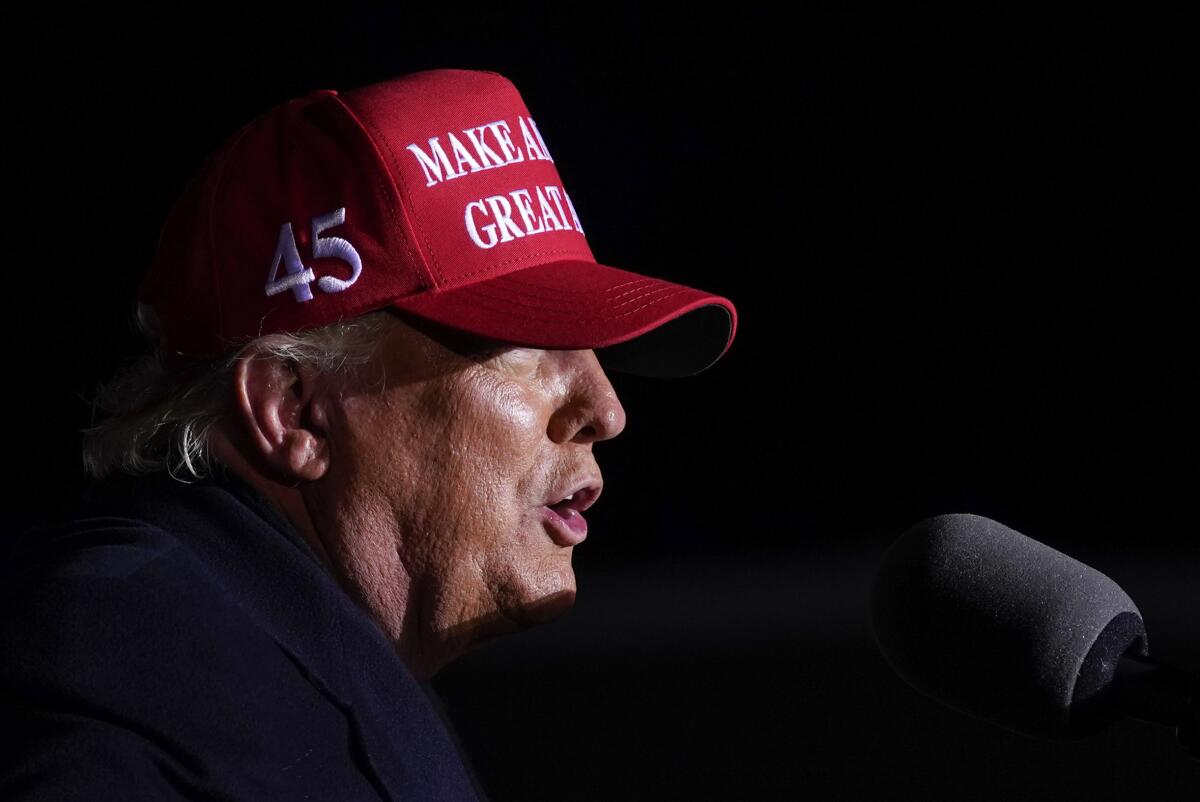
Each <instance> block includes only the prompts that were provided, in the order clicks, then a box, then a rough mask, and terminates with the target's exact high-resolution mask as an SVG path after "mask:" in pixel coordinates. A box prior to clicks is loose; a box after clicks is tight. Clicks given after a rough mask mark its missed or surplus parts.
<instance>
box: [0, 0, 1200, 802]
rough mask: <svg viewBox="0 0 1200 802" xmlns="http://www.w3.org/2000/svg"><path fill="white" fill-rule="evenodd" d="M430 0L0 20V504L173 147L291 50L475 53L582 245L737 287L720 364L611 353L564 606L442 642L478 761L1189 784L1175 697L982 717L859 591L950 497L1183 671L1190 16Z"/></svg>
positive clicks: (514, 791) (674, 770) (540, 777)
mask: <svg viewBox="0 0 1200 802" xmlns="http://www.w3.org/2000/svg"><path fill="white" fill-rule="evenodd" d="M428 6H429V4H420V8H421V9H422V10H420V11H417V10H414V9H413V8H409V7H405V6H403V5H398V4H397V5H393V6H390V7H386V9H385V10H370V11H362V10H358V11H355V10H343V11H338V12H334V13H330V12H328V11H325V12H321V13H319V14H309V13H306V12H303V11H300V10H296V9H293V10H291V11H289V12H287V13H286V14H285V13H278V14H274V13H273V14H267V13H263V14H261V15H259V16H247V14H248V12H247V10H246V9H245V8H239V9H236V11H234V10H229V9H227V10H224V11H215V10H213V11H204V12H193V16H191V17H188V16H182V17H181V16H177V15H178V14H179V13H180V12H174V11H173V12H171V14H167V13H165V12H162V13H158V12H142V13H137V14H134V13H128V14H123V13H119V12H114V11H112V10H107V11H104V12H99V11H97V12H89V14H90V16H87V17H79V16H77V15H74V14H67V13H65V12H62V13H59V12H58V11H54V10H49V11H43V12H42V13H41V16H42V19H39V20H34V21H32V22H30V23H28V24H27V25H25V26H24V27H23V28H19V27H16V26H14V27H13V28H11V29H10V30H9V32H8V44H9V46H8V47H7V48H6V55H5V58H6V65H5V70H4V73H5V83H6V84H7V87H6V89H5V94H6V97H7V99H8V112H7V114H6V115H5V123H6V124H5V128H6V136H5V139H6V140H7V144H6V145H5V149H6V151H7V154H6V155H7V158H6V162H7V165H6V170H5V173H6V177H7V180H6V182H5V183H6V189H7V198H6V206H7V207H8V213H7V215H6V216H7V220H6V222H7V225H6V227H5V228H6V235H5V236H6V247H5V268H4V275H5V281H4V287H5V292H6V293H7V295H8V303H7V304H6V305H5V306H6V308H7V309H8V311H9V316H8V327H9V328H8V330H9V338H10V341H9V347H8V348H7V349H6V350H7V354H8V359H9V360H10V365H11V367H10V371H9V375H8V381H7V383H6V386H7V387H8V390H9V398H8V401H9V404H8V411H7V416H8V426H7V433H8V440H9V443H8V450H7V454H8V459H7V460H5V463H4V469H5V476H4V481H5V483H6V486H7V488H8V489H9V491H10V493H9V496H8V497H9V499H10V502H9V515H8V520H9V526H10V527H11V528H13V529H19V528H22V527H23V526H25V525H28V524H31V523H34V522H36V521H38V520H39V519H42V518H44V517H46V516H50V515H54V514H56V513H57V512H58V511H60V510H62V509H63V508H64V505H66V504H67V503H69V499H70V498H71V497H72V496H73V494H74V493H75V492H76V491H77V489H78V488H79V486H80V484H81V482H82V472H81V470H80V468H79V457H78V445H79V429H80V428H81V427H82V426H84V425H86V423H87V421H88V415H89V411H88V410H89V406H88V400H89V397H90V394H91V393H92V392H93V391H94V388H95V386H96V384H97V383H98V382H100V381H102V380H103V379H105V378H107V376H108V375H109V374H110V373H111V371H112V370H113V369H114V368H115V367H116V366H117V365H118V364H120V363H121V362H122V361H124V360H127V359H129V358H131V357H132V356H133V355H134V353H135V349H136V341H135V339H134V337H133V336H132V333H131V331H130V328H129V320H130V314H131V311H132V297H133V291H134V287H135V286H136V284H137V281H138V279H139V278H140V275H141V271H142V270H143V269H144V267H145V266H146V264H147V263H148V261H149V259H150V256H151V253H152V249H153V247H154V244H155V241H156V238H157V234H158V228H159V226H160V225H161V221H162V218H163V216H164V215H165V213H166V210H167V208H168V206H169V204H170V203H171V201H172V200H173V199H174V198H175V196H176V195H177V194H178V193H179V191H180V190H181V189H182V187H183V183H184V181H185V180H186V179H187V177H188V176H189V175H190V174H191V172H192V171H193V170H194V169H195V168H196V167H197V166H198V164H199V162H200V160H201V158H202V157H203V155H204V154H205V153H207V152H208V151H209V150H210V149H211V148H212V147H214V146H215V145H216V144H217V143H218V142H219V141H220V140H221V139H222V138H223V137H224V136H225V135H226V134H228V133H229V132H231V131H232V130H234V129H235V128H236V127H238V126H240V125H241V124H242V123H244V122H245V121H247V120H248V119H249V118H250V117H252V116H254V115H255V114H257V113H258V112H260V111H261V110H263V109H265V108H267V107H268V106H269V105H272V104H274V103H276V102H279V101H282V100H285V99H287V98H289V97H292V96H294V95H297V94H300V93H303V92H306V91H308V90H309V89H312V88H319V87H332V88H349V87H353V86H356V85H360V84H364V83H370V82H373V81H376V80H382V79H385V78H388V77H392V76H394V75H398V74H400V73H403V72H409V71H414V70H419V69H428V68H436V67H463V68H475V69H491V70H495V71H498V72H500V73H502V74H504V75H506V76H508V77H509V78H511V79H512V80H513V81H514V82H515V83H516V85H517V86H518V88H520V90H521V92H522V95H523V97H524V99H525V102H526V104H527V106H528V107H529V109H530V110H531V112H532V114H533V116H534V117H535V119H536V120H537V122H538V126H539V128H540V130H541V131H542V133H543V135H544V136H545V138H546V140H547V142H548V144H549V146H550V148H551V150H552V152H553V153H554V154H555V161H556V166H557V167H558V170H559V173H560V175H561V177H562V179H563V182H564V185H566V186H567V187H569V191H570V193H571V197H572V200H573V201H574V202H575V205H576V208H577V210H578V213H579V215H580V218H581V220H582V221H583V223H584V226H585V228H586V229H587V232H588V241H589V244H590V246H591V248H592V251H593V252H594V253H595V255H596V257H597V259H598V260H599V261H601V262H604V263H606V264H611V265H615V266H618V267H623V268H627V269H631V270H636V271H641V272H646V273H650V274H653V275H657V276H660V277H663V278H667V279H670V280H674V281H678V282H681V283H686V284H690V285H693V286H698V287H702V288H704V289H708V290H712V291H715V292H718V293H720V294H723V295H725V296H727V297H729V298H731V299H732V300H733V301H734V302H735V304H736V305H737V307H738V312H739V329H738V334H737V339H736V341H735V342H734V344H733V346H732V348H731V349H730V351H729V352H728V353H727V354H726V356H725V358H724V359H723V360H722V361H721V362H720V363H718V365H717V366H715V367H714V368H712V369H711V370H709V371H707V372H705V373H702V374H700V375H698V376H694V377H690V378H687V379H682V380H678V381H674V382H659V381H652V380H646V379H639V378H636V377H628V376H622V375H616V374H614V375H613V376H612V377H611V378H612V379H613V383H614V386H615V387H616V389H617V391H618V393H619V394H620V396H621V398H622V401H623V403H624V405H625V408H626V411H627V414H628V425H627V427H626V429H625V432H624V433H623V434H622V435H621V436H620V437H618V438H616V439H614V440H613V441H611V442H605V443H600V444H598V445H597V447H596V453H597V457H598V460H599V462H600V465H601V468H602V469H603V471H604V475H605V482H606V485H605V493H604V499H603V500H602V503H600V504H598V505H597V507H596V508H595V509H594V511H593V512H592V513H589V521H590V525H591V535H590V536H589V539H588V542H587V543H586V544H585V545H584V546H581V547H579V549H577V553H576V567H577V575H578V581H579V596H578V600H577V603H576V607H575V608H574V609H573V610H572V611H571V613H570V614H569V615H567V616H565V617H564V618H563V619H561V620H560V621H557V622H555V623H553V624H550V625H547V626H545V627H543V628H541V629H539V630H536V631H530V632H527V633H523V634H521V635H517V636H513V637H511V638H509V639H507V640H505V641H500V642H496V643H494V644H491V645H489V646H487V647H485V648H484V649H481V650H480V651H478V652H475V653H472V654H470V655H467V656H466V657H464V658H462V659H460V660H459V661H458V662H457V663H455V664H453V665H452V666H450V667H449V668H447V669H446V670H444V671H443V672H442V673H441V674H440V675H438V677H437V678H435V680H434V686H435V688H436V689H437V691H438V693H439V695H440V697H441V699H442V700H443V701H444V703H445V707H446V711H447V714H448V715H449V717H450V718H451V720H452V721H453V723H454V725H455V727H456V728H457V731H458V733H459V735H460V737H461V739H462V742H463V746H464V750H465V751H466V752H467V754H468V755H469V756H470V759H471V760H472V762H473V765H474V766H475V768H476V770H477V772H478V774H479V776H480V778H481V781H482V783H483V785H484V787H485V788H486V789H487V790H488V792H489V793H490V795H491V797H492V798H493V799H494V800H518V799H521V800H525V799H588V800H591V799H659V798H673V797H676V796H679V797H684V796H686V797H690V798H700V799H725V798H747V799H751V798H768V797H771V798H776V797H777V798H801V797H803V798H829V799H843V798H844V799H850V798H865V797H868V796H869V797H878V796H886V797H887V798H895V797H898V796H900V795H901V794H904V793H909V794H914V795H916V796H918V797H920V798H925V799H962V798H974V799H1050V798H1054V799H1076V798H1078V799H1084V798H1088V799H1097V798H1105V799H1107V798H1112V799H1117V798H1122V799H1124V798H1159V799H1169V798H1180V799H1182V798H1192V797H1194V796H1195V793H1196V792H1197V791H1198V790H1200V763H1196V762H1195V761H1189V760H1188V759H1187V758H1186V757H1185V756H1184V754H1183V753H1182V752H1181V751H1180V749H1179V747H1178V746H1177V745H1176V744H1175V743H1174V739H1173V735H1172V733H1171V732H1170V731H1169V730H1166V729H1161V728H1157V727H1154V726H1151V725H1148V724H1142V723H1139V722H1126V723H1124V724H1121V725H1119V726H1117V727H1114V728H1112V729H1110V730H1108V731H1106V732H1104V733H1102V734H1100V735H1097V736H1094V737H1092V738H1089V739H1087V740H1084V741H1079V742H1071V743H1052V742H1041V741H1033V740H1027V739H1024V738H1021V737H1019V736H1016V735H1011V734H1009V733H1007V732H1006V731H1003V730H999V729H996V728H994V727H991V726H990V725H987V724H984V723H979V722H975V721H974V720H971V719H968V718H965V717H963V716H961V715H960V714H957V713H954V712H952V711H949V710H945V709H942V708H940V707H938V706H937V705H935V704H934V703H933V702H930V701H928V700H926V699H925V698H924V697H921V696H920V695H918V694H916V693H915V692H914V691H912V690H910V689H908V688H907V686H905V685H903V684H902V683H901V681H900V680H898V679H897V678H896V677H895V676H894V675H893V674H892V673H891V672H890V670H889V668H888V666H887V664H886V663H885V662H884V660H883V658H882V657H881V656H880V654H879V653H878V651H877V649H876V648H875V645H874V642H873V641H872V638H871V632H870V627H869V621H868V619H867V616H866V600H867V593H868V589H869V583H870V578H871V574H872V570H873V567H874V565H875V564H876V562H877V560H878V558H879V555H880V553H881V551H882V549H883V548H884V547H885V546H886V545H887V543H888V542H889V541H890V540H891V539H892V538H894V537H895V535H896V534H897V533H898V532H900V531H902V530H903V528H905V527H906V526H908V525H910V524H912V523H914V522H916V521H918V520H920V519H922V518H924V517H927V516H931V515H934V514H938V513H942V512H974V513H978V514H981V515H986V516H988V517H992V518H995V519H997V520H1000V521H1003V522H1004V523H1006V524H1008V525H1009V526H1011V527H1013V528H1015V529H1017V530H1019V531H1021V532H1024V533H1025V534H1027V535H1030V536H1031V537H1034V538H1036V539H1038V540H1041V541H1043V542H1045V543H1048V544H1050V545H1052V546H1055V547H1056V548H1060V549H1062V550H1064V551H1068V552H1069V553H1071V554H1072V555H1074V556H1076V557H1078V558H1079V559H1082V560H1084V561H1086V562H1089V563H1090V564H1091V565H1093V566H1095V567H1097V568H1099V569H1100V570H1102V571H1103V572H1105V573H1107V574H1108V575H1109V576H1111V577H1113V578H1114V579H1116V580H1117V581H1118V582H1119V583H1120V584H1122V586H1123V587H1125V588H1126V590H1127V591H1129V593H1130V595H1131V596H1133V598H1134V599H1135V600H1136V601H1137V602H1138V604H1139V606H1140V607H1141V609H1142V612H1143V613H1144V615H1145V618H1146V621H1147V626H1148V629H1149V633H1150V645H1151V649H1152V651H1153V652H1154V653H1155V654H1156V655H1157V656H1158V657H1160V658H1161V659H1164V660H1169V661H1172V662H1174V663H1176V664H1178V665H1180V666H1181V667H1183V668H1188V669H1191V670H1200V632H1198V631H1197V625H1196V621H1197V614H1198V613H1200V584H1198V583H1197V581H1196V580H1197V578H1198V570H1197V569H1198V566H1200V549H1198V548H1197V538H1196V532H1195V524H1194V522H1193V515H1192V510H1191V502H1192V499H1193V498H1194V495H1195V491H1196V486H1197V479H1198V478H1200V477H1198V471H1197V459H1196V446H1197V425H1196V423H1195V420H1196V415H1195V412H1196V409H1197V401H1198V400H1200V399H1198V393H1197V382H1196V373H1197V366H1196V359H1195V349H1194V346H1195V343H1196V336H1197V333H1198V327H1197V314H1196V313H1197V303H1196V289H1197V286H1196V280H1195V274H1196V269H1197V268H1196V264H1197V262H1196V254H1197V248H1196V236H1195V232H1196V230H1197V211H1198V209H1197V207H1198V204H1197V187H1198V184H1197V181H1196V179H1197V174H1196V170H1195V161H1196V160H1195V158H1194V157H1195V155H1196V150H1197V142H1198V141H1200V140H1198V138H1197V133H1198V132H1197V127H1196V125H1195V120H1194V116H1195V109H1196V103H1197V99H1198V98H1197V94H1198V92H1197V89H1196V82H1195V81H1194V79H1193V73H1194V62H1195V52H1194V51H1195V45H1194V43H1195V41H1196V37H1195V34H1196V32H1197V31H1196V26H1195V24H1194V21H1192V20H1181V19H1154V18H1151V17H1150V16H1149V15H1142V14H1140V13H1139V14H1134V13H1133V12H1131V11H1128V10H1127V11H1125V12H1123V13H1122V14H1116V13H1112V14H1109V15H1105V14H1103V13H1101V12H1098V11H1096V10H1095V9H1093V10H1090V11H1088V13H1087V15H1086V16H1065V15H1064V16H1063V17H1061V18H1053V19H1052V18H1050V17H1048V16H1047V15H1046V14H1045V13H1044V12H1043V13H1040V14H1036V15H1034V14H1031V15H1029V16H1023V17H1022V16H1017V15H1014V14H1012V13H1010V12H1006V11H1001V10H998V9H990V10H988V9H982V8H980V7H978V6H977V5H974V4H973V5H972V8H971V10H970V11H960V12H958V13H957V14H945V13H934V12H931V11H928V10H918V9H914V8H907V9H895V8H893V9H891V10H879V9H865V8H857V9H853V10H850V9H848V8H846V7H843V6H841V5H840V4H830V5H829V6H816V7H814V6H806V5H801V6H795V7H791V8H790V10H789V11H788V13H787V15H786V16H783V15H782V13H781V12H775V11H766V10H755V9H753V8H750V7H739V8H736V9H730V8H725V7H721V8H719V9H718V10H714V11H712V12H706V13H703V14H699V15H697V14H696V13H695V12H692V13H688V14H683V13H680V12H665V11H664V12H661V13H649V12H645V11H641V12H633V11H622V10H619V9H617V8H615V7H613V6H610V5H604V6H599V5H598V6H596V7H595V10H594V11H591V12H584V11H579V10H578V9H575V10H570V9H571V8H572V6H571V4H556V6H555V7H554V8H555V10H550V9H549V7H547V8H545V9H541V10H537V9H530V8H527V7H522V6H503V7H502V6H499V5H497V6H493V7H490V8H489V9H487V10H484V9H479V8H476V9H465V8H462V7H458V6H456V7H454V8H453V9H451V8H449V7H447V8H446V9H445V10H429V8H428Z"/></svg>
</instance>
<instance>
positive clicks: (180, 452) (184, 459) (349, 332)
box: [82, 303, 392, 481]
mask: <svg viewBox="0 0 1200 802" xmlns="http://www.w3.org/2000/svg"><path fill="white" fill-rule="evenodd" d="M391 314H392V313H391V312H390V311H389V310H387V309H383V310H379V311H376V312H372V313H369V314H366V315H362V316H360V317H356V318H353V319H351V320H346V321H342V322H338V323H332V324H329V325H326V326H321V327H318V328H312V329H307V330H305V331H301V332H298V333H294V334H289V333H281V334H268V335H264V336H262V337H258V338H255V339H253V340H250V341H248V342H246V343H244V344H242V345H241V347H239V348H236V349H235V350H234V351H233V352H232V353H230V354H228V355H226V356H223V357H220V358H217V359H214V360H210V361H207V362H203V363H196V364H194V365H190V366H188V367H186V368H184V369H180V370H173V371H172V370H168V369H167V366H166V361H165V359H164V357H165V352H164V350H163V345H162V342H161V338H160V335H159V327H158V325H157V321H156V320H155V318H154V314H153V311H152V310H151V309H150V308H149V307H148V306H146V305H144V304H140V303H139V304H138V307H137V310H136V313H135V316H134V318H135V320H134V327H135V329H136V330H137V332H138V333H139V334H140V335H141V336H142V337H143V339H145V340H146V341H147V344H148V346H149V348H148V350H147V351H146V352H145V353H143V354H142V356H140V357H138V358H137V359H136V360H134V361H133V362H132V363H130V364H128V365H126V366H125V367H123V368H121V369H119V370H118V371H117V372H116V373H115V375H114V376H113V377H112V379H110V380H109V381H108V382H107V383H105V384H103V385H101V386H100V387H98V388H97V391H96V395H95V397H94V399H93V401H92V421H91V426H89V427H87V428H85V429H83V450H82V456H83V467H84V472H85V473H86V474H87V476H88V477H90V478H92V479H100V478H103V477H105V476H108V475H110V474H112V473H115V472H126V473H146V472H151V471H159V470H166V471H168V472H170V474H171V475H172V476H174V477H176V478H181V479H183V480H184V481H189V480H190V479H202V478H204V477H205V476H209V475H212V473H213V472H214V470H215V469H219V467H220V466H219V465H218V464H217V463H216V461H215V459H214V458H213V456H212V455H211V453H210V451H209V436H210V433H211V431H212V429H213V426H214V425H215V424H217V423H218V422H219V421H221V420H222V419H223V418H224V417H225V416H226V415H227V414H228V413H229V411H230V403H231V399H232V389H233V375H234V369H235V367H236V366H237V363H238V362H239V361H240V359H241V358H242V356H243V354H244V353H245V351H246V350H247V349H248V348H250V347H251V346H254V347H256V348H257V350H258V354H259V355H258V356H257V357H256V358H278V359H281V360H286V361H291V362H293V363H297V364H301V365H307V366H310V367H312V368H314V369H316V370H317V371H319V372H321V373H329V374H345V373H349V372H353V371H355V370H356V369H357V368H359V367H361V366H362V365H365V364H366V363H367V362H368V361H369V360H370V357H371V354H372V353H373V352H374V350H375V348H376V347H377V346H378V344H379V341H380V339H381V335H382V333H383V332H384V330H385V328H386V325H387V322H388V320H389V318H390V317H391ZM98 418H99V422H97V419H98ZM188 477H190V479H189V478H188Z"/></svg>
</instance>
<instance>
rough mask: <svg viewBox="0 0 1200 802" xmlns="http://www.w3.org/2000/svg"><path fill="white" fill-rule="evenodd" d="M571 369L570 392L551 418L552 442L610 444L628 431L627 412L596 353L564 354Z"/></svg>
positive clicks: (576, 352) (565, 361)
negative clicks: (599, 441)
mask: <svg viewBox="0 0 1200 802" xmlns="http://www.w3.org/2000/svg"><path fill="white" fill-rule="evenodd" d="M564 355H565V356H568V357H569V358H567V359H566V360H564V364H565V365H569V368H568V369H569V371H570V378H569V385H568V391H567V395H566V397H565V398H563V399H562V403H561V406H559V408H558V409H557V410H555V412H554V415H552V416H551V418H550V432H549V434H550V439H551V440H553V441H554V442H556V443H566V442H576V443H592V442H595V441H597V440H610V439H612V438H614V437H616V436H617V435H619V434H620V433H621V431H622V430H623V429H624V428H625V408H624V407H623V406H621V401H620V399H618V398H617V391H616V390H614V389H613V386H612V383H611V382H609V380H608V376H607V375H606V374H605V372H604V368H602V367H601V366H600V362H599V360H597V359H596V354H595V352H594V351H590V350H588V351H570V352H566V354H564Z"/></svg>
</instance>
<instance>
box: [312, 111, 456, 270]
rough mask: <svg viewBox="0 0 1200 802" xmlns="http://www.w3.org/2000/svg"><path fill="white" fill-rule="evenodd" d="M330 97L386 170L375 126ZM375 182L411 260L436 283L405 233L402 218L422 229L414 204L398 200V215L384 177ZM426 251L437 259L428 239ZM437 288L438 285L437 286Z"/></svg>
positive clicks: (396, 175) (377, 177)
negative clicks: (357, 130)
mask: <svg viewBox="0 0 1200 802" xmlns="http://www.w3.org/2000/svg"><path fill="white" fill-rule="evenodd" d="M329 97H330V98H332V99H333V100H335V101H336V102H337V103H338V104H339V105H340V106H341V107H342V108H343V109H345V110H346V113H347V114H348V115H349V116H350V119H351V120H352V121H353V122H354V123H355V124H356V125H357V126H358V129H359V130H360V131H362V133H363V136H365V137H366V138H367V141H368V142H369V143H370V144H371V147H373V148H374V149H375V153H376V155H377V156H378V157H379V159H380V161H382V162H384V165H385V168H386V162H387V159H386V157H385V156H384V154H383V152H382V151H383V148H382V147H381V146H380V142H379V140H378V138H377V137H375V136H374V135H372V133H371V130H368V126H370V128H371V129H375V126H374V125H371V124H370V122H369V121H365V120H363V119H362V118H360V117H359V116H358V114H356V113H355V112H354V109H352V108H351V107H350V104H348V103H346V101H345V100H343V99H342V97H341V96H340V95H330V96H329ZM375 130H378V129H375ZM384 145H385V146H386V142H385V143H384ZM387 151H388V154H389V155H390V154H391V148H387ZM394 162H395V160H394V158H393V164H394ZM391 175H392V178H393V179H394V180H396V181H399V182H400V183H401V184H403V183H404V181H403V178H402V177H401V176H399V175H398V171H397V173H393V174H391ZM375 181H376V182H377V183H378V184H379V188H380V190H381V192H382V194H383V197H384V200H385V201H386V202H387V205H388V211H389V212H391V214H392V221H393V222H394V223H395V224H396V228H397V229H398V230H399V232H400V237H401V239H403V240H404V247H405V249H406V250H407V251H408V255H409V259H410V260H411V261H412V262H413V263H414V264H421V265H422V266H423V267H424V268H425V273H426V277H427V278H432V279H434V281H435V282H436V281H437V277H436V276H430V275H429V274H430V270H429V268H430V265H429V264H428V263H427V262H426V261H425V260H424V259H418V258H417V253H419V252H417V253H414V250H413V244H412V242H411V241H410V240H409V237H408V236H407V235H406V234H405V233H404V224H403V222H402V218H403V219H406V220H409V221H410V222H411V223H412V228H414V229H420V223H419V221H417V220H416V219H415V213H410V210H411V206H412V204H411V203H409V204H407V205H406V204H405V203H404V201H403V198H399V199H398V200H400V210H399V211H400V213H399V214H397V209H396V204H395V202H394V201H393V198H392V193H389V192H388V191H387V185H386V184H385V183H384V181H383V176H381V175H379V174H376V176H375ZM403 189H404V192H405V194H406V195H407V192H408V187H407V185H404V187H403ZM417 233H418V236H420V237H421V238H422V239H425V237H424V232H423V231H418V232H417ZM426 250H427V251H429V255H430V257H431V258H435V259H436V257H433V253H432V251H431V250H430V249H429V248H428V240H427V239H426ZM435 286H436V284H435Z"/></svg>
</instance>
